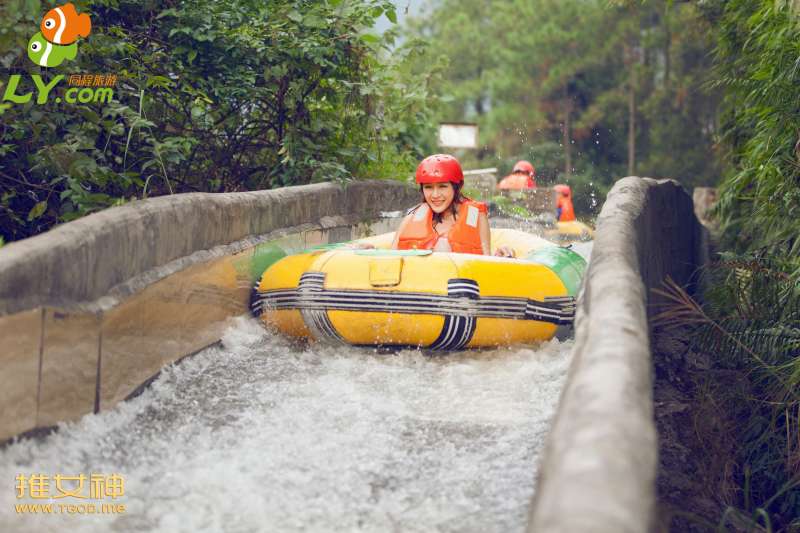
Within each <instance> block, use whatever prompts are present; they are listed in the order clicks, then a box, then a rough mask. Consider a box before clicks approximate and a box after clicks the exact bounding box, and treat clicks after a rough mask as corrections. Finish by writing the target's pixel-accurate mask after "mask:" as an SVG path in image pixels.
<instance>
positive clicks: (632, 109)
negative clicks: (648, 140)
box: [625, 45, 636, 176]
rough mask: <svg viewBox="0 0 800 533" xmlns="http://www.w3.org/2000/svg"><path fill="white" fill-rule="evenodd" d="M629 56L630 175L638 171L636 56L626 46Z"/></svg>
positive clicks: (632, 49)
mask: <svg viewBox="0 0 800 533" xmlns="http://www.w3.org/2000/svg"><path fill="white" fill-rule="evenodd" d="M625 56H626V57H627V58H628V61H627V63H628V70H629V77H628V176H633V175H635V173H636V58H635V57H634V48H633V47H631V46H630V45H626V46H625Z"/></svg>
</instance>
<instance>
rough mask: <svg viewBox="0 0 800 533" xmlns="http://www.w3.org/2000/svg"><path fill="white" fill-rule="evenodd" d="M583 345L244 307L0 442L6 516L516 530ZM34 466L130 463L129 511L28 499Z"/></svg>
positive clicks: (242, 526) (60, 523) (120, 527)
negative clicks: (357, 325) (394, 334)
mask: <svg viewBox="0 0 800 533" xmlns="http://www.w3.org/2000/svg"><path fill="white" fill-rule="evenodd" d="M571 346H572V341H571V340H570V341H564V342H559V341H558V340H553V341H550V342H547V343H543V344H541V345H539V346H535V347H517V348H512V349H498V350H493V351H482V352H463V353H456V354H451V355H449V356H446V357H441V358H428V357H426V356H424V355H423V354H421V353H420V352H419V351H416V350H402V351H399V352H395V353H391V354H379V353H378V352H377V351H375V350H370V349H363V348H351V347H347V348H342V347H338V348H333V347H325V346H320V345H309V346H305V347H297V346H294V345H292V344H290V343H289V341H287V340H286V339H283V338H281V337H274V336H271V335H269V334H267V333H265V332H264V330H263V329H262V328H261V326H260V325H259V324H257V323H256V322H255V321H253V320H250V319H241V320H239V322H238V323H237V324H236V325H235V326H234V327H233V328H232V329H230V330H229V331H228V332H227V333H226V335H225V337H224V338H223V341H222V346H218V347H212V348H209V349H207V350H204V351H203V352H201V353H199V354H197V355H195V356H193V357H190V358H188V359H186V360H185V361H184V362H182V363H181V364H179V365H175V366H171V367H168V368H167V369H165V371H164V372H163V373H162V375H161V376H160V377H159V378H158V379H157V380H156V381H155V382H154V383H153V385H152V386H151V387H150V388H148V389H147V390H146V391H145V392H144V394H142V395H141V396H139V397H137V398H135V399H133V400H131V401H128V402H125V403H123V404H120V405H119V406H117V407H116V408H115V409H113V410H111V411H108V412H104V413H101V414H98V415H87V416H85V417H83V418H82V419H81V420H80V421H78V422H76V423H71V424H64V425H62V426H61V428H60V430H59V431H58V432H57V433H55V434H53V435H51V436H49V437H47V438H45V439H42V440H39V441H35V440H25V441H21V442H17V443H14V444H12V445H10V446H8V447H7V448H6V449H4V450H2V451H0V531H5V532H13V531H55V530H65V529H69V530H70V531H87V532H99V531H119V532H125V531H141V530H149V531H164V532H170V533H172V532H177V531H187V532H188V531H192V532H195V531H209V532H212V531H237V532H238V531H260V530H270V531H300V530H325V531H332V530H347V531H350V530H354V529H363V530H367V531H385V530H389V529H400V530H403V531H423V530H425V531H429V530H437V531H521V530H523V529H524V527H525V520H526V515H527V511H528V505H529V502H530V498H531V496H532V494H533V490H534V483H535V475H536V469H537V460H538V457H539V453H540V450H541V447H542V444H543V440H544V437H545V435H546V432H547V429H548V424H549V420H550V418H551V417H552V415H553V412H554V409H555V406H556V402H557V400H558V397H559V393H560V389H561V387H562V384H563V381H564V379H565V375H566V371H567V367H568V364H569V360H570V350H571ZM33 472H37V473H43V474H48V475H50V476H53V475H55V474H62V475H77V474H79V473H85V474H87V475H88V474H89V473H93V472H97V473H104V474H111V473H118V474H121V475H123V476H124V478H125V495H124V496H123V497H121V498H119V499H118V500H117V503H124V504H125V506H126V512H125V513H124V514H120V515H102V514H93V515H68V514H53V515H44V516H43V515H33V514H16V513H15V512H14V504H17V503H25V502H33V503H46V501H38V502H37V501H35V500H28V499H19V500H18V499H16V494H15V491H14V485H15V482H14V478H15V476H16V475H17V474H20V473H21V474H26V475H27V474H30V473H33ZM63 501H64V500H55V502H54V503H59V502H63ZM69 503H77V502H75V500H74V499H71V501H70V502H69ZM80 503H84V502H83V501H81V502H80ZM98 503H99V502H98Z"/></svg>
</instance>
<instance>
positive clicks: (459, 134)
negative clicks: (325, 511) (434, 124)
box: [439, 123, 478, 148]
mask: <svg viewBox="0 0 800 533" xmlns="http://www.w3.org/2000/svg"><path fill="white" fill-rule="evenodd" d="M439 146H442V147H445V148H477V147H478V125H477V124H458V123H443V124H439Z"/></svg>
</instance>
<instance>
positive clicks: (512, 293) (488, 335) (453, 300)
mask: <svg viewBox="0 0 800 533" xmlns="http://www.w3.org/2000/svg"><path fill="white" fill-rule="evenodd" d="M393 235H394V234H392V233H389V234H385V235H381V236H378V237H373V238H371V239H362V240H361V241H356V242H360V243H362V244H363V243H368V244H371V245H373V246H375V248H374V249H354V248H353V247H352V245H334V246H333V247H331V246H327V247H321V248H320V249H316V250H309V251H306V252H303V253H299V254H295V255H290V256H287V257H284V258H283V259H280V260H278V261H275V262H273V263H272V264H271V265H270V266H269V267H268V268H266V270H265V271H264V273H263V276H262V277H261V280H260V281H259V283H258V284H257V286H256V288H255V291H254V294H253V299H252V302H251V307H252V310H253V313H254V314H255V315H256V316H257V317H259V318H260V319H261V320H262V321H263V322H264V323H265V324H267V325H268V326H270V327H273V328H276V329H278V330H279V331H281V332H283V333H285V334H287V335H291V336H295V337H305V338H310V339H316V340H320V341H332V342H336V343H347V344H353V345H402V346H421V347H425V348H428V349H434V350H453V349H461V348H478V347H486V346H498V345H508V344H514V343H528V342H532V341H539V340H546V339H549V338H551V337H552V336H553V335H554V334H555V332H556V329H557V328H558V326H559V325H563V324H569V323H571V322H572V318H573V315H574V311H575V305H574V298H575V296H576V293H577V291H578V288H579V286H580V282H581V278H582V276H583V272H584V270H585V267H586V262H585V261H584V260H583V258H581V257H580V256H579V255H578V254H576V253H574V252H572V251H570V250H568V249H565V248H561V247H558V246H555V245H553V244H552V243H549V242H547V241H545V240H544V239H541V238H540V237H536V236H534V235H530V234H527V233H523V232H521V231H516V230H492V243H493V244H494V245H495V246H503V245H505V246H511V247H512V248H514V250H515V252H516V255H517V257H519V258H522V259H507V258H500V257H493V256H480V255H472V254H457V253H441V252H436V253H433V252H431V251H430V250H389V249H388V248H389V246H390V244H391V240H392V237H393Z"/></svg>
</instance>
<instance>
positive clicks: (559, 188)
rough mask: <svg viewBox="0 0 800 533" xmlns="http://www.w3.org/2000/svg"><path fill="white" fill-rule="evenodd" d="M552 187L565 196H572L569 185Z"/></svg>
mask: <svg viewBox="0 0 800 533" xmlns="http://www.w3.org/2000/svg"><path fill="white" fill-rule="evenodd" d="M553 189H554V190H555V191H556V192H558V193H560V194H561V195H563V196H566V197H567V198H570V197H572V189H570V188H569V185H562V184H559V185H553Z"/></svg>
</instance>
